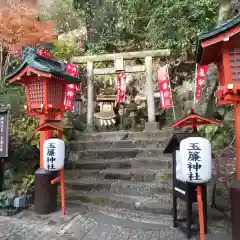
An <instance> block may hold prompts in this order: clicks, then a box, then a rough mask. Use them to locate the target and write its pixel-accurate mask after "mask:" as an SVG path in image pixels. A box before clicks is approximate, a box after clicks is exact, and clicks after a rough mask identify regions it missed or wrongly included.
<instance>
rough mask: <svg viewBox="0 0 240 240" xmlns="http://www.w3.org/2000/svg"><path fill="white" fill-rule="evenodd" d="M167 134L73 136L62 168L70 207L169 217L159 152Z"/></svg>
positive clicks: (166, 168) (167, 167)
mask: <svg viewBox="0 0 240 240" xmlns="http://www.w3.org/2000/svg"><path fill="white" fill-rule="evenodd" d="M170 137H171V132H170V131H168V130H167V131H166V130H165V131H159V132H157V133H155V134H149V133H145V132H139V133H125V132H108V133H96V134H91V135H90V134H89V135H88V134H82V133H79V132H74V140H73V141H71V142H70V154H69V157H68V160H67V162H66V164H65V170H66V171H65V183H66V198H67V201H68V202H69V203H70V202H71V203H73V202H74V203H85V204H94V205H101V206H102V205H104V206H110V207H114V208H125V209H129V210H136V211H144V212H151V213H163V214H164V213H165V214H170V213H171V210H172V204H171V199H172V198H171V191H172V189H171V184H172V179H171V156H166V155H163V154H162V151H163V149H164V147H165V145H166V144H167V141H168V139H169V138H170Z"/></svg>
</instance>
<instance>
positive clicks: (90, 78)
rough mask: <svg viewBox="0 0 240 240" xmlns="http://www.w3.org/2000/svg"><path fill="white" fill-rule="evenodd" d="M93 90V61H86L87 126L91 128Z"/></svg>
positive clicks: (90, 129)
mask: <svg viewBox="0 0 240 240" xmlns="http://www.w3.org/2000/svg"><path fill="white" fill-rule="evenodd" d="M93 94H94V91H93V62H88V63H87V128H88V130H89V131H92V129H93V112H94V96H93Z"/></svg>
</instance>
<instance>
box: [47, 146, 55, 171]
mask: <svg viewBox="0 0 240 240" xmlns="http://www.w3.org/2000/svg"><path fill="white" fill-rule="evenodd" d="M55 162H56V145H55V143H48V146H47V168H48V170H53V169H56V167H55Z"/></svg>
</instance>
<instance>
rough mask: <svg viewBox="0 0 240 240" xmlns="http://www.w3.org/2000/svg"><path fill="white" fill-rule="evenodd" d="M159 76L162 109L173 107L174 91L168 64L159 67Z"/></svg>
mask: <svg viewBox="0 0 240 240" xmlns="http://www.w3.org/2000/svg"><path fill="white" fill-rule="evenodd" d="M157 77H158V87H159V91H160V98H161V105H162V110H165V109H169V108H172V107H173V102H172V93H171V88H170V82H169V75H168V69H167V65H166V66H164V67H161V68H159V69H158V72H157Z"/></svg>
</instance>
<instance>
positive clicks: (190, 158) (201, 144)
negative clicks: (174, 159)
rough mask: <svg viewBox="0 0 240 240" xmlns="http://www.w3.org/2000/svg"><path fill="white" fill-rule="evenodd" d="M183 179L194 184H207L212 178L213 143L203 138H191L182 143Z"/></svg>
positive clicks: (181, 167) (181, 162)
mask: <svg viewBox="0 0 240 240" xmlns="http://www.w3.org/2000/svg"><path fill="white" fill-rule="evenodd" d="M180 159H181V161H180V169H181V170H180V171H181V177H182V178H183V179H184V180H185V181H187V182H192V183H205V182H208V181H209V180H210V179H211V177H212V150H211V143H210V142H209V141H208V140H207V139H205V138H202V137H189V138H186V139H184V140H182V141H181V142H180Z"/></svg>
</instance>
